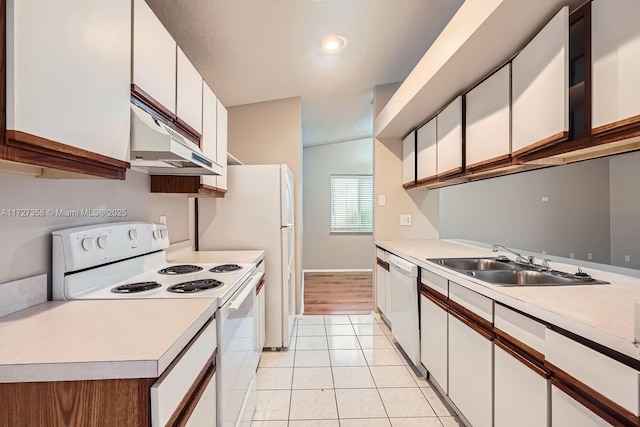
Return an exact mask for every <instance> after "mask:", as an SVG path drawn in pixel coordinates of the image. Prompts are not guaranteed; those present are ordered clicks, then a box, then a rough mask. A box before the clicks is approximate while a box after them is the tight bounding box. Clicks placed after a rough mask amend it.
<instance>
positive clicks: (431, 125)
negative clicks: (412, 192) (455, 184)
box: [416, 117, 438, 182]
mask: <svg viewBox="0 0 640 427" xmlns="http://www.w3.org/2000/svg"><path fill="white" fill-rule="evenodd" d="M437 139H438V135H437V130H436V118H435V117H434V118H433V119H431V120H430V121H429V122H427V123H426V124H425V125H424V126H422V127H421V128H420V129H418V131H417V132H416V156H417V170H416V181H418V182H419V181H425V180H428V179H429V178H435V176H436V174H437V173H438V171H437V167H436V163H437V156H438V153H437V150H436V142H437Z"/></svg>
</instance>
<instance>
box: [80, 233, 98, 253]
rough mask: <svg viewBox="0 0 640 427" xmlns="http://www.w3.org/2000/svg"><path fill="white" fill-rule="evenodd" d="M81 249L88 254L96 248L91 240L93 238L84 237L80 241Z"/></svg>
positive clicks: (94, 242)
mask: <svg viewBox="0 0 640 427" xmlns="http://www.w3.org/2000/svg"><path fill="white" fill-rule="evenodd" d="M81 243H82V249H84V250H85V251H87V252H89V251H92V250H94V249H95V248H96V241H95V240H93V237H85V238H84V239H82V242H81Z"/></svg>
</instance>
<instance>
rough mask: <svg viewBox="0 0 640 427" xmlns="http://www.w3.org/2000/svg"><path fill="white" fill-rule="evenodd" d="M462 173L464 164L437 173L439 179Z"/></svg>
mask: <svg viewBox="0 0 640 427" xmlns="http://www.w3.org/2000/svg"><path fill="white" fill-rule="evenodd" d="M460 173H462V166H460V167H457V168H453V169H449V170H448V171H445V172H442V173H439V174H438V175H436V177H437V178H438V179H443V178H450V177H453V176H454V175H458V174H460Z"/></svg>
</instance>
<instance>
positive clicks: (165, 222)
mask: <svg viewBox="0 0 640 427" xmlns="http://www.w3.org/2000/svg"><path fill="white" fill-rule="evenodd" d="M160 224H164V225H167V216H166V215H160Z"/></svg>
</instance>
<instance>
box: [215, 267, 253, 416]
mask: <svg viewBox="0 0 640 427" xmlns="http://www.w3.org/2000/svg"><path fill="white" fill-rule="evenodd" d="M263 274H264V273H261V272H256V273H254V275H253V276H251V277H250V278H249V279H248V280H247V281H246V282H245V283H244V284H242V285H241V286H240V287H239V288H238V290H237V291H236V292H235V293H234V294H233V296H232V297H231V298H229V300H228V301H227V302H226V303H225V304H224V305H223V306H222V307H221V308H220V309H219V310H218V313H219V316H218V360H217V363H218V370H217V373H218V425H219V426H222V427H235V426H236V423H237V422H238V420H239V418H240V411H241V409H242V406H243V403H244V401H245V399H246V398H247V394H248V393H249V391H250V389H251V383H252V381H253V380H254V378H255V375H256V369H257V368H258V360H259V352H258V345H257V339H258V338H257V337H258V330H257V327H256V325H257V323H256V322H257V319H256V316H257V309H258V307H257V304H256V285H257V284H258V283H259V282H260V279H261V278H262V276H263ZM245 410H250V411H253V408H245Z"/></svg>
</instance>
